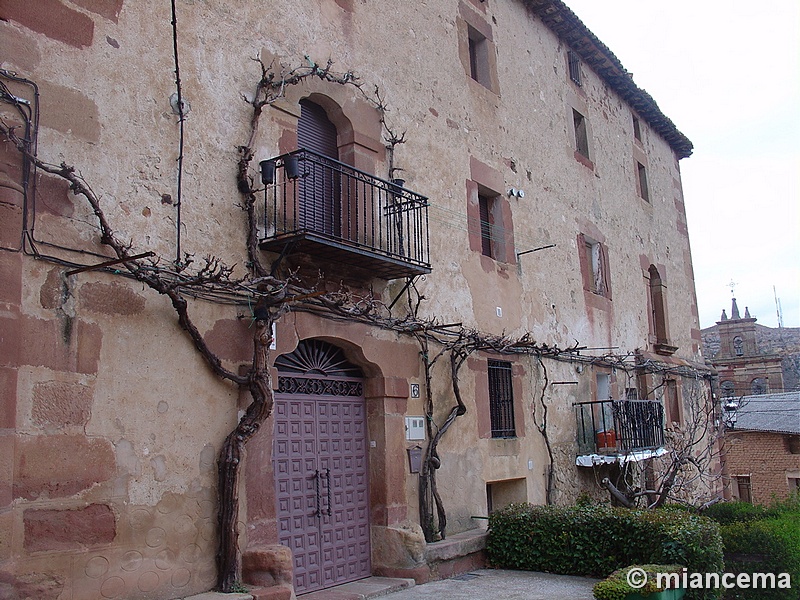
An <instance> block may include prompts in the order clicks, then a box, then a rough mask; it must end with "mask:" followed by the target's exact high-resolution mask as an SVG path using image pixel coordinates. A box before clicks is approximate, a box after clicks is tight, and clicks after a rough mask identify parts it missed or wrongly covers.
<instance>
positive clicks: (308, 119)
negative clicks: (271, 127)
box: [297, 99, 342, 236]
mask: <svg viewBox="0 0 800 600" xmlns="http://www.w3.org/2000/svg"><path fill="white" fill-rule="evenodd" d="M297 146H298V148H299V149H301V150H307V151H309V153H313V154H308V155H307V160H306V164H304V165H303V166H302V172H303V177H302V179H301V181H300V183H299V195H300V205H299V207H298V218H299V220H300V226H301V227H302V228H305V229H309V230H312V231H315V232H317V233H326V234H328V235H333V236H338V235H340V233H341V220H342V210H341V191H340V187H341V176H340V174H339V169H338V168H337V167H336V163H335V162H331V161H330V160H328V159H333V161H336V162H338V160H339V142H338V132H337V130H336V125H334V124H333V122H332V121H331V120H330V119H329V118H328V115H327V113H326V112H325V109H324V108H322V107H321V106H320V105H319V104H315V103H314V102H312V101H311V100H308V99H303V100H300V120H299V121H298V124H297Z"/></svg>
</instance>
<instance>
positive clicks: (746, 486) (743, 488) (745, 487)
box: [733, 475, 753, 502]
mask: <svg viewBox="0 0 800 600" xmlns="http://www.w3.org/2000/svg"><path fill="white" fill-rule="evenodd" d="M733 482H734V484H735V486H736V487H735V492H736V494H737V497H738V498H739V500H741V501H742V502H752V501H753V496H752V494H751V486H750V476H749V475H737V476H735V477H734V478H733Z"/></svg>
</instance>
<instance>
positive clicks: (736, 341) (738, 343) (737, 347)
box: [733, 335, 744, 356]
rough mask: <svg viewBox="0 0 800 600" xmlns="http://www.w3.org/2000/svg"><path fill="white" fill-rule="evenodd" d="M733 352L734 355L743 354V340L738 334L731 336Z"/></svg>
mask: <svg viewBox="0 0 800 600" xmlns="http://www.w3.org/2000/svg"><path fill="white" fill-rule="evenodd" d="M733 353H734V354H735V355H736V356H744V340H743V339H742V336H740V335H737V336H736V337H735V338H733Z"/></svg>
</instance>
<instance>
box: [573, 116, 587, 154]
mask: <svg viewBox="0 0 800 600" xmlns="http://www.w3.org/2000/svg"><path fill="white" fill-rule="evenodd" d="M572 122H573V125H574V126H575V150H576V151H577V152H578V153H579V154H581V155H582V156H584V157H586V158H589V132H588V130H587V127H586V117H584V116H583V115H582V114H581V113H579V112H578V111H577V110H575V109H574V108H573V109H572Z"/></svg>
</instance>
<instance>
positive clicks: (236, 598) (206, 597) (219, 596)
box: [180, 592, 253, 600]
mask: <svg viewBox="0 0 800 600" xmlns="http://www.w3.org/2000/svg"><path fill="white" fill-rule="evenodd" d="M180 600H253V596H252V595H251V594H239V593H236V594H223V593H222V592H203V593H202V594H197V595H195V596H186V597H185V598H182V599H180Z"/></svg>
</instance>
